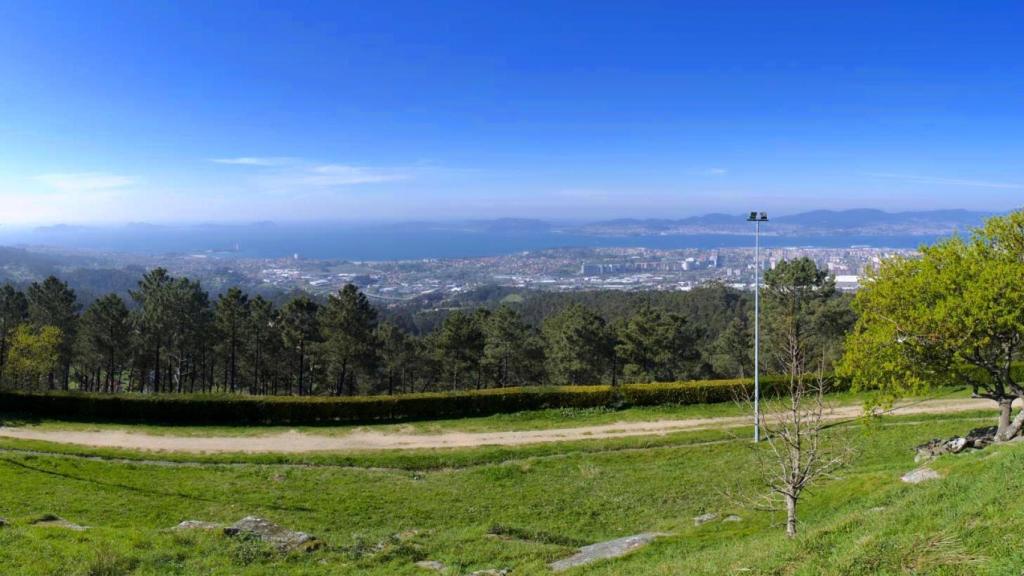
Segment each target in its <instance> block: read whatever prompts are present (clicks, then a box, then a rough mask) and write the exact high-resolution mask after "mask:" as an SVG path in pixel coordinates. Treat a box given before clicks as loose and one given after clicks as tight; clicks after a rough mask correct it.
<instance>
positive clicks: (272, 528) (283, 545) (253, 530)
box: [224, 516, 322, 552]
mask: <svg viewBox="0 0 1024 576" xmlns="http://www.w3.org/2000/svg"><path fill="white" fill-rule="evenodd" d="M224 533H225V534H227V535H228V536H236V535H239V534H252V535H253V536H256V537H257V538H259V539H260V540H262V541H263V542H266V543H268V544H271V545H272V546H274V547H275V548H277V549H278V550H281V551H282V552H290V551H293V550H304V551H307V552H308V551H311V550H315V549H317V548H319V547H320V546H321V545H322V543H321V542H320V541H319V540H317V539H316V537H315V536H310V535H309V534H306V533H305V532H298V531H295V530H289V529H287V528H285V527H283V526H279V525H277V524H274V523H273V522H271V521H270V520H266V519H263V518H257V517H256V516H246V517H245V518H242V519H241V520H239V521H238V522H235V523H234V524H232V525H231V526H228V527H226V528H224Z"/></svg>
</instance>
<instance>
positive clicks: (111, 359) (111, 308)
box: [79, 294, 131, 392]
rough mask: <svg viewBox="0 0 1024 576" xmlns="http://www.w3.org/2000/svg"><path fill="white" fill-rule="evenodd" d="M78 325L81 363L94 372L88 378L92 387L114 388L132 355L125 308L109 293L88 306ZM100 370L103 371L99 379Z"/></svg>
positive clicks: (113, 390) (121, 301)
mask: <svg viewBox="0 0 1024 576" xmlns="http://www.w3.org/2000/svg"><path fill="white" fill-rule="evenodd" d="M79 324H80V329H79V348H80V350H81V356H82V358H83V363H84V364H85V365H86V366H89V367H92V368H93V371H94V373H95V377H94V378H91V380H92V383H93V388H94V389H101V388H102V390H104V391H106V392H115V391H117V389H118V388H119V377H120V374H121V371H122V369H123V367H124V365H125V363H126V361H127V360H128V358H129V357H130V354H131V317H130V314H129V312H128V307H127V306H125V303H124V300H122V299H121V297H120V296H118V295H117V294H108V295H106V296H104V297H102V298H100V299H99V300H96V301H95V302H93V303H92V304H91V305H89V307H88V308H87V309H86V310H85V313H84V314H82V319H81V321H80V323H79ZM101 371H102V372H105V375H104V376H103V377H102V378H101V377H100V372H101ZM90 372H92V371H90Z"/></svg>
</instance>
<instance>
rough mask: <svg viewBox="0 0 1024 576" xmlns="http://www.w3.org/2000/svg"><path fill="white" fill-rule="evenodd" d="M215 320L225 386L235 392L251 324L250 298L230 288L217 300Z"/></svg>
mask: <svg viewBox="0 0 1024 576" xmlns="http://www.w3.org/2000/svg"><path fill="white" fill-rule="evenodd" d="M214 318H215V324H216V327H217V331H218V333H219V335H220V346H218V347H219V348H220V349H221V354H222V356H223V358H224V382H225V386H226V387H227V388H228V390H230V391H231V392H234V391H235V390H236V389H237V387H238V386H237V384H238V358H239V350H240V349H241V347H242V341H243V339H244V337H245V336H244V332H245V329H246V328H247V327H248V324H249V296H248V295H246V294H245V293H244V292H242V290H241V289H239V288H229V289H228V291H227V293H226V294H222V295H221V296H220V298H218V299H217V305H216V310H215V312H214Z"/></svg>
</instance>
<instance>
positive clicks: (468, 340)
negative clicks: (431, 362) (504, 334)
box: [434, 310, 485, 390]
mask: <svg viewBox="0 0 1024 576" xmlns="http://www.w3.org/2000/svg"><path fill="white" fill-rule="evenodd" d="M483 318H484V314H482V313H477V314H467V313H465V312H462V311H458V310H457V311H455V312H452V313H451V314H449V315H448V317H446V318H445V319H444V322H443V323H442V324H441V328H440V329H439V330H438V331H437V335H436V337H435V338H434V344H435V346H436V351H437V355H438V358H439V359H440V361H441V365H442V367H443V370H444V373H445V376H446V378H447V381H448V382H451V386H452V390H458V389H459V388H460V386H461V385H462V384H463V383H465V382H467V381H473V380H475V381H476V387H477V388H479V387H480V379H479V376H480V367H481V360H482V359H483V355H484V342H485V337H484V333H483V329H482V327H481V324H482V320H483Z"/></svg>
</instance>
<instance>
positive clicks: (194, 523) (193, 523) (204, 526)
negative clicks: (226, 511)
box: [174, 520, 224, 530]
mask: <svg viewBox="0 0 1024 576" xmlns="http://www.w3.org/2000/svg"><path fill="white" fill-rule="evenodd" d="M223 527H224V525H223V524H217V523H214V522H204V521H202V520H185V521H183V522H181V523H180V524H178V525H177V526H175V527H174V529H175V530H220V529H221V528H223Z"/></svg>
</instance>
